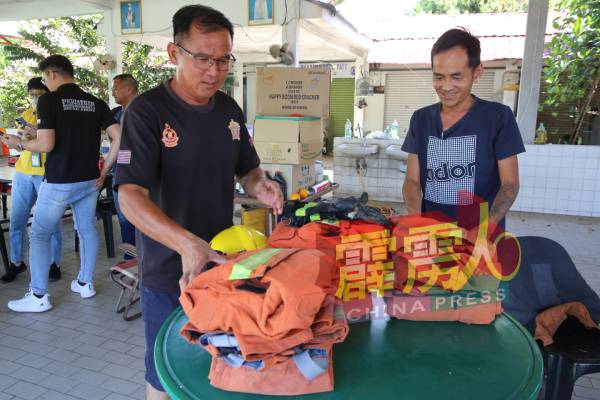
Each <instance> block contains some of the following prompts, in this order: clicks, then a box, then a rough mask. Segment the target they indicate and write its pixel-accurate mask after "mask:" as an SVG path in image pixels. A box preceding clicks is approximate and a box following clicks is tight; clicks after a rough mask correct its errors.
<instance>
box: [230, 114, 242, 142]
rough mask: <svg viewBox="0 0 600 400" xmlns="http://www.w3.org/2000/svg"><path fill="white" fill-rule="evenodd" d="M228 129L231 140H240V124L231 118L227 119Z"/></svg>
mask: <svg viewBox="0 0 600 400" xmlns="http://www.w3.org/2000/svg"><path fill="white" fill-rule="evenodd" d="M229 130H230V131H231V139H232V140H240V124H238V123H237V122H235V121H234V120H233V118H232V119H231V121H229Z"/></svg>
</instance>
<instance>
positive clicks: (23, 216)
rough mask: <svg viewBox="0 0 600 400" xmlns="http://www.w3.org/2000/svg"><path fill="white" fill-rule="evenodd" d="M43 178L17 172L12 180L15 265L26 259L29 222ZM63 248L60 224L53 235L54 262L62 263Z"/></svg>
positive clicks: (11, 234)
mask: <svg viewBox="0 0 600 400" xmlns="http://www.w3.org/2000/svg"><path fill="white" fill-rule="evenodd" d="M42 179H43V177H42V176H41V175H29V174H24V173H22V172H18V171H17V172H15V175H14V177H13V180H12V189H11V200H12V205H11V207H10V230H9V234H8V237H9V241H10V261H12V262H13V263H15V264H18V263H20V262H21V261H23V260H24V259H25V254H24V252H25V246H26V245H27V242H26V234H25V232H26V230H27V222H29V214H31V209H32V208H33V205H34V204H35V201H36V200H37V195H38V191H39V189H40V184H41V183H42ZM61 247H62V236H61V232H60V224H59V225H58V228H57V229H56V231H55V232H54V234H53V235H52V258H51V260H52V262H55V263H57V264H58V263H60V256H61Z"/></svg>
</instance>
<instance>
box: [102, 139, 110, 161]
mask: <svg viewBox="0 0 600 400" xmlns="http://www.w3.org/2000/svg"><path fill="white" fill-rule="evenodd" d="M109 150H110V142H109V141H108V139H106V138H104V139H103V140H102V144H101V145H100V153H102V155H103V156H104V157H106V155H107V154H108V151H109Z"/></svg>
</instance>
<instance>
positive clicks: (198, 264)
mask: <svg viewBox="0 0 600 400" xmlns="http://www.w3.org/2000/svg"><path fill="white" fill-rule="evenodd" d="M209 261H213V262H216V263H217V264H222V263H224V262H225V261H226V260H225V257H223V256H221V255H220V254H219V253H217V252H216V251H214V250H213V249H211V248H210V246H209V245H208V243H206V242H205V241H204V240H202V239H200V238H196V240H195V241H194V242H193V243H191V244H190V245H189V246H187V247H186V248H185V250H184V251H182V252H181V266H182V270H183V274H182V275H181V279H180V280H179V288H180V289H181V290H182V291H183V289H185V288H186V286H187V285H188V284H189V283H190V282H191V281H192V279H194V278H195V277H196V276H197V275H198V274H200V273H201V272H203V271H204V269H205V268H206V264H207V263H208V262H209Z"/></svg>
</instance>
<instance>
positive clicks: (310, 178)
mask: <svg viewBox="0 0 600 400" xmlns="http://www.w3.org/2000/svg"><path fill="white" fill-rule="evenodd" d="M260 167H261V168H262V169H264V170H265V171H268V172H269V173H270V174H271V176H273V175H274V174H275V173H276V172H277V171H280V172H281V174H282V175H283V178H284V179H285V182H286V184H287V193H285V196H286V198H289V197H290V194H292V193H295V192H297V191H298V189H300V188H306V187H309V186H312V185H314V184H315V179H316V171H315V163H314V162H311V163H306V164H294V165H290V164H266V163H263V164H261V165H260Z"/></svg>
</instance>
